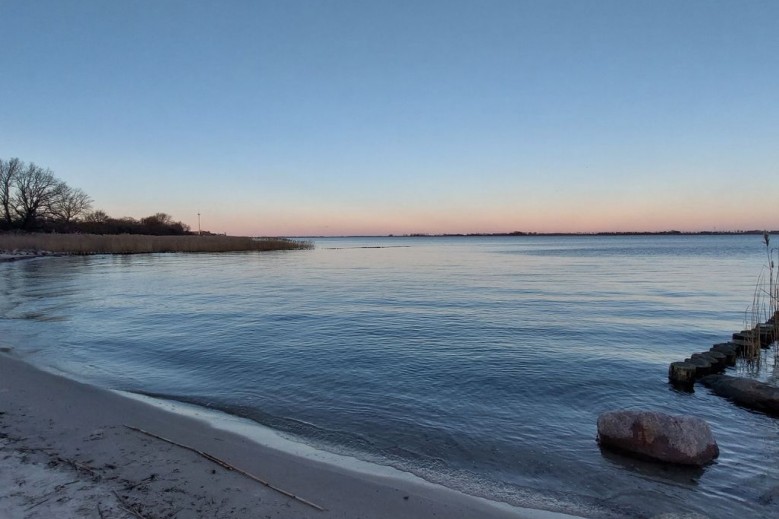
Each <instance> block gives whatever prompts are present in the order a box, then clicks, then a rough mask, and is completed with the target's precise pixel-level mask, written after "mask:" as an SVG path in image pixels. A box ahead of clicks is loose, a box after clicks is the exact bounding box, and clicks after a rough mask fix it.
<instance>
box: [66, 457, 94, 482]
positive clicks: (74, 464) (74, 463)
mask: <svg viewBox="0 0 779 519" xmlns="http://www.w3.org/2000/svg"><path fill="white" fill-rule="evenodd" d="M56 460H57V461H59V462H61V463H67V464H68V465H70V466H71V467H73V468H74V469H76V470H83V471H84V472H89V473H90V474H92V476H93V477H95V478H98V479H99V478H100V474H98V473H97V472H95V470H94V469H93V468H92V467H88V466H87V465H84V464H83V463H79V462H77V461H76V460H71V459H68V458H63V457H62V456H57V458H56Z"/></svg>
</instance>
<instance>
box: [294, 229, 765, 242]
mask: <svg viewBox="0 0 779 519" xmlns="http://www.w3.org/2000/svg"><path fill="white" fill-rule="evenodd" d="M764 232H768V233H769V234H779V230H772V231H764V230H749V231H619V232H606V231H602V232H523V231H514V232H492V233H490V232H485V233H442V234H434V233H433V234H427V233H411V234H343V235H339V234H334V235H315V236H313V235H312V236H291V237H290V239H295V240H300V239H315V238H490V237H495V238H499V237H520V238H522V237H536V236H541V237H547V236H551V237H567V236H571V237H579V236H584V237H587V236H741V235H762V234H763V233H764Z"/></svg>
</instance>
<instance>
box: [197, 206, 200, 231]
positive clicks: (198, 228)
mask: <svg viewBox="0 0 779 519" xmlns="http://www.w3.org/2000/svg"><path fill="white" fill-rule="evenodd" d="M197 235H198V236H200V211H198V213H197Z"/></svg>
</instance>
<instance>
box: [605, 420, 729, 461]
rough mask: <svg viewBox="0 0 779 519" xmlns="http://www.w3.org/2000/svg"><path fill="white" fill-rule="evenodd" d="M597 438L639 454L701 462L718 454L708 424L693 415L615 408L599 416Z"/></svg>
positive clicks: (641, 455) (612, 446)
mask: <svg viewBox="0 0 779 519" xmlns="http://www.w3.org/2000/svg"><path fill="white" fill-rule="evenodd" d="M598 442H599V443H600V445H601V446H602V447H606V448H611V449H615V450H618V451H621V452H623V453H627V454H631V455H633V456H637V457H641V458H650V459H654V460H658V461H664V462H667V463H676V464H680V465H696V466H702V465H705V464H707V463H709V462H710V461H712V460H713V459H714V458H716V457H717V456H718V455H719V447H718V446H717V442H716V441H715V440H714V436H713V435H712V434H711V429H709V424H707V423H706V422H705V421H703V420H701V419H700V418H695V417H692V416H676V415H669V414H664V413H658V412H653V411H631V410H617V411H608V412H606V413H603V414H601V415H600V416H599V417H598Z"/></svg>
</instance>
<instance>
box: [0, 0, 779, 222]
mask: <svg viewBox="0 0 779 519" xmlns="http://www.w3.org/2000/svg"><path fill="white" fill-rule="evenodd" d="M0 19H2V21H3V22H2V25H3V30H2V31H0V71H2V80H0V157H3V158H10V157H19V158H21V159H22V160H26V161H34V162H36V163H38V164H39V165H42V166H45V167H49V168H51V169H52V170H53V171H54V172H55V174H57V175H58V176H59V177H60V178H62V179H64V180H66V181H67V182H68V183H69V184H71V185H73V186H76V187H81V188H82V189H84V190H85V191H87V192H88V193H89V194H90V195H91V196H92V197H93V198H94V199H95V207H96V208H101V209H104V210H105V211H107V212H108V213H109V214H111V215H114V216H133V217H141V216H145V215H148V214H152V213H155V212H158V211H164V212H168V213H170V214H172V215H173V216H174V218H176V219H180V220H183V221H185V222H187V223H189V224H190V225H193V226H195V227H196V226H197V213H198V212H200V213H202V221H203V227H204V228H207V229H210V230H213V231H218V232H228V233H232V234H253V235H320V234H388V233H395V234H403V233H415V232H431V233H440V232H502V231H514V230H521V231H536V232H551V231H582V232H590V231H614V230H616V231H619V230H668V229H680V230H707V229H720V230H739V229H752V228H774V229H776V228H779V213H777V210H776V203H775V195H776V186H777V180H776V179H777V174H779V144H778V143H779V2H776V1H744V2H741V1H739V2H736V1H733V2H720V1H713V0H712V1H662V0H655V1H630V0H621V1H589V2H588V1H554V0H549V1H540V0H538V1H521V0H513V1H492V0H484V1H461V0H449V1H438V0H435V1H433V0H431V1H421V0H417V1H391V2H390V1H385V2H378V1H370V0H362V1H294V0H289V1H273V2H263V1H245V2H244V1H224V2H217V1H214V2H203V1H193V0H190V1H165V0H158V1H147V0H139V1H131V0H127V1H117V2H105V1H87V0H84V1H68V0H58V1H44V0H40V1H24V0H18V1H17V0H0Z"/></svg>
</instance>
